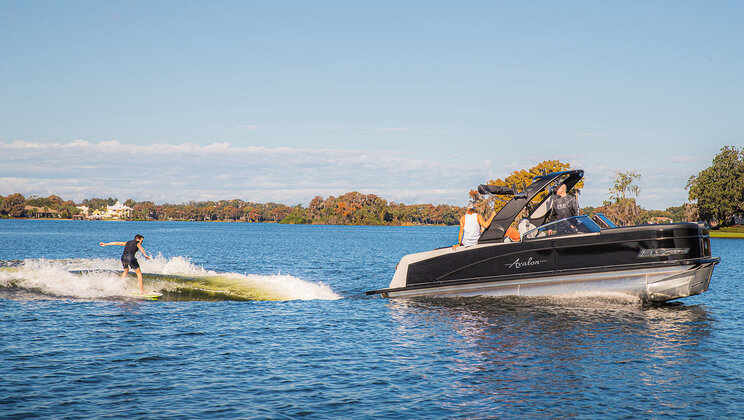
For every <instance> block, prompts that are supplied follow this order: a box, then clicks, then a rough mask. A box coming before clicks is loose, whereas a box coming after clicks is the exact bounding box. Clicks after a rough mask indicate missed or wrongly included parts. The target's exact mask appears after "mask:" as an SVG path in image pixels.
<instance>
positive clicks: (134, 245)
mask: <svg viewBox="0 0 744 420" xmlns="http://www.w3.org/2000/svg"><path fill="white" fill-rule="evenodd" d="M144 240H145V237H144V236H142V235H135V236H134V239H133V240H131V241H127V242H106V243H104V242H101V243H100V245H101V246H110V245H119V246H123V247H124V253H123V254H121V265H122V266H123V267H124V272H123V273H121V278H122V279H125V278H127V274H129V268H130V267H131V268H132V269H133V270H134V272H135V273H137V280H139V288H140V293H141V294H143V295H144V294H145V287H144V285H143V284H142V270H140V266H139V262H137V258H136V257H135V256H134V254H136V253H137V251H138V250H139V251H142V255H144V256H145V258H147V259H148V260H149V259H150V256H149V255H147V252H145V248H142V241H144Z"/></svg>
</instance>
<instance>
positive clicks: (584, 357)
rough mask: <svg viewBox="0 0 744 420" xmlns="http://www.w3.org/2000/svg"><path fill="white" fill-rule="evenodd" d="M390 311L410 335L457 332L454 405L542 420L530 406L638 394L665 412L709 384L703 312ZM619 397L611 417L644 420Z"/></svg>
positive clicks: (537, 304) (517, 306)
mask: <svg viewBox="0 0 744 420" xmlns="http://www.w3.org/2000/svg"><path fill="white" fill-rule="evenodd" d="M389 308H390V313H391V317H392V319H393V320H394V324H395V327H396V328H397V329H398V335H400V336H411V335H413V336H415V335H421V334H422V333H423V334H426V332H425V331H422V330H426V329H427V328H430V329H432V330H437V331H438V334H448V337H447V338H448V339H447V340H446V341H445V340H440V341H442V342H446V343H447V347H448V349H446V350H444V351H442V353H443V354H447V355H449V356H448V357H447V359H446V367H447V368H448V369H450V370H451V373H452V382H453V389H454V390H456V391H455V392H456V393H457V394H459V397H458V398H455V399H454V400H457V401H460V403H462V399H463V394H467V396H468V397H469V398H470V400H469V401H470V402H471V403H474V404H476V405H477V404H479V403H481V404H483V405H484V406H491V407H492V406H493V404H494V403H497V404H507V403H508V404H509V405H510V406H512V407H514V405H515V404H517V406H519V405H520V403H521V404H523V405H524V407H523V409H524V410H525V412H524V413H523V414H537V413H542V411H541V410H540V407H534V406H532V407H530V406H529V405H530V404H531V403H530V401H532V404H534V401H536V400H538V401H543V403H544V404H545V405H547V406H553V407H555V405H554V404H557V403H559V401H551V400H574V401H575V402H578V403H579V404H572V407H574V408H575V407H577V406H581V403H582V401H584V402H585V403H586V404H596V401H592V399H593V398H599V396H600V395H601V396H602V397H601V398H603V399H607V400H608V403H609V402H610V401H611V400H612V399H613V397H612V395H613V394H615V395H625V396H627V395H628V390H633V391H634V392H633V393H632V394H631V395H635V396H636V398H638V399H648V398H651V399H654V400H656V402H657V403H658V404H660V405H661V406H668V407H679V406H688V405H690V404H692V401H686V400H685V399H681V398H680V392H686V391H689V390H690V387H693V388H694V387H701V386H702V384H701V381H700V380H701V377H704V374H705V370H706V364H707V363H709V362H710V360H709V357H710V355H708V354H701V353H700V351H699V350H700V348H701V347H704V346H701V342H702V341H704V340H706V338H707V337H708V336H709V332H710V331H711V329H712V324H714V322H715V321H714V320H713V319H712V318H711V317H710V316H709V315H708V313H707V311H706V309H705V308H704V307H702V306H695V305H693V306H687V305H682V304H667V305H663V306H654V307H643V306H641V305H640V303H637V302H629V301H628V300H627V299H625V298H622V297H618V298H616V297H605V298H597V297H594V298H580V299H577V298H570V299H569V298H565V299H561V298H524V297H507V298H461V299H451V298H444V299H421V300H402V299H400V300H391V301H390V303H389ZM608 391H609V392H608ZM613 391H615V392H614V393H613ZM701 391H702V389H701ZM617 398H618V401H616V403H618V404H621V405H619V406H616V407H612V409H611V411H615V412H618V413H619V414H628V415H637V414H642V413H639V412H636V411H634V410H633V408H632V407H633V406H632V405H628V404H627V401H622V398H620V397H617ZM467 399H468V398H467V397H466V400H467ZM442 404H445V405H446V404H447V401H442ZM621 407H623V408H621ZM547 414H556V413H547ZM560 414H561V415H573V414H577V413H569V412H566V413H560Z"/></svg>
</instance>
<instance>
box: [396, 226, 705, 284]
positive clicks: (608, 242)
mask: <svg viewBox="0 0 744 420" xmlns="http://www.w3.org/2000/svg"><path fill="white" fill-rule="evenodd" d="M706 233H707V232H706ZM707 240H708V239H707V236H704V235H702V232H700V229H699V228H698V226H697V225H695V224H691V223H687V224H677V225H666V226H662V227H649V228H647V227H640V228H639V227H636V228H632V229H631V228H618V229H608V230H603V231H602V232H601V233H591V234H580V235H570V236H564V237H556V238H543V239H535V240H530V241H525V242H520V243H513V244H496V245H476V246H473V247H471V248H466V249H462V250H460V251H454V252H453V251H448V252H442V253H440V254H438V255H436V256H432V257H429V258H427V257H428V256H425V255H420V254H415V255H417V256H416V257H414V258H410V259H408V260H406V259H405V258H404V260H402V261H401V264H400V265H399V268H398V269H399V270H405V274H403V273H402V272H401V273H396V276H395V279H396V280H397V281H394V282H393V283H394V284H393V283H391V288H394V287H402V286H403V285H405V286H407V287H410V286H419V285H424V284H430V283H434V284H436V283H446V282H452V281H463V280H473V281H479V280H483V279H494V280H495V279H497V278H499V277H512V276H514V275H524V274H532V275H545V274H549V273H558V272H570V271H573V270H584V271H586V270H604V269H606V268H607V267H610V268H613V267H618V266H632V265H639V266H640V265H646V266H647V265H649V264H653V263H661V262H664V263H666V262H670V261H683V260H690V259H695V258H701V257H706V256H710V247H709V245H708V246H706V241H707ZM404 278H405V282H404V281H403V279H404Z"/></svg>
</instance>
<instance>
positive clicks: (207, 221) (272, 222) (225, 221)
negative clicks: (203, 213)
mask: <svg viewBox="0 0 744 420" xmlns="http://www.w3.org/2000/svg"><path fill="white" fill-rule="evenodd" d="M0 220H31V221H37V220H40V221H52V222H145V223H171V222H178V223H228V224H255V225H289V226H372V227H396V226H398V227H417V226H438V227H452V226H457V225H445V224H434V223H432V224H422V223H411V224H401V225H375V224H369V225H362V224H334V223H279V222H274V221H266V222H246V221H242V220H139V219H64V218H56V217H46V218H44V217H0Z"/></svg>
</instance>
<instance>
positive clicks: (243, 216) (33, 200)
mask: <svg viewBox="0 0 744 420" xmlns="http://www.w3.org/2000/svg"><path fill="white" fill-rule="evenodd" d="M116 202H117V199H116V198H112V197H109V198H88V199H85V200H83V201H82V202H81V203H80V204H75V203H74V202H73V201H65V200H63V199H62V198H60V197H58V196H56V195H50V196H49V197H39V196H36V195H33V196H31V197H28V198H26V197H24V196H23V195H22V194H19V193H16V194H11V195H8V196H7V197H3V196H0V217H6V218H7V217H11V218H24V217H32V214H33V213H34V212H37V211H39V212H42V213H43V214H51V213H48V212H49V211H50V210H51V211H53V214H54V216H53V217H58V218H63V219H71V218H74V217H76V216H78V215H80V214H81V210H80V209H79V208H77V206H87V207H88V208H89V212H90V213H92V212H94V211H95V210H99V211H101V212H105V211H106V209H107V206H113V205H114V204H115V203H116ZM124 205H125V206H128V207H130V208H132V211H131V217H129V219H130V220H188V221H235V222H239V221H240V222H276V223H289V224H333V225H455V224H458V223H459V217H460V215H461V214H462V213H464V211H465V208H464V207H459V206H451V205H446V204H442V205H433V204H412V205H407V204H401V203H395V202H388V201H387V200H384V199H383V198H381V197H379V196H377V195H375V194H362V193H359V192H350V193H347V194H343V195H340V196H338V197H334V196H330V197H327V198H323V197H320V196H317V197H315V198H313V199H312V200H311V201H310V203H309V204H308V206H307V207H305V206H302V205H297V206H294V207H292V206H287V205H285V204H279V203H253V202H247V201H243V200H239V199H235V200H220V201H190V202H188V203H184V204H155V203H153V202H152V201H135V200H132V199H127V200H126V201H125V202H124ZM30 207H33V209H31V208H30Z"/></svg>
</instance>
